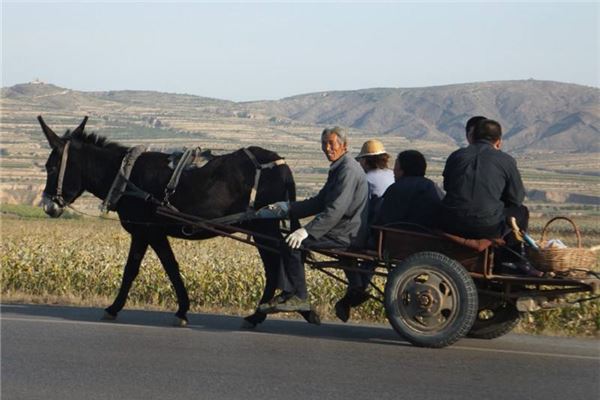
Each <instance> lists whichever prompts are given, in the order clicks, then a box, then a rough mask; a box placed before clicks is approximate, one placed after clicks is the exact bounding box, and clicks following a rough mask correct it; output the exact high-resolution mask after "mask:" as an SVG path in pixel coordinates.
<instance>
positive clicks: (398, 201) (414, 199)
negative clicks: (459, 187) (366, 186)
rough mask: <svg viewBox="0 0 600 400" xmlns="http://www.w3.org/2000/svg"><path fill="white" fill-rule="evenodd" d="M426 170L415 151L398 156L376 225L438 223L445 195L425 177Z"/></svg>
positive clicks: (407, 151) (422, 159) (418, 153)
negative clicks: (393, 179) (391, 182)
mask: <svg viewBox="0 0 600 400" xmlns="http://www.w3.org/2000/svg"><path fill="white" fill-rule="evenodd" d="M426 170H427V161H426V160H425V157H424V156H423V154H421V153H420V152H418V151H417V150H406V151H403V152H401V153H400V154H398V158H397V159H396V163H395V165H394V177H395V183H393V184H392V185H391V186H390V187H389V188H388V189H387V191H386V192H385V194H384V195H383V204H382V206H381V210H380V212H379V215H378V216H377V218H376V224H377V225H389V224H393V223H400V222H404V223H409V224H418V225H421V226H425V227H433V226H434V225H436V224H437V219H438V213H439V209H440V205H441V200H442V198H443V197H444V194H443V192H442V190H441V189H440V188H439V187H438V186H437V185H436V184H435V183H434V182H433V181H431V180H430V179H427V178H425V172H426Z"/></svg>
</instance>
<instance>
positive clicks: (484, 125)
mask: <svg viewBox="0 0 600 400" xmlns="http://www.w3.org/2000/svg"><path fill="white" fill-rule="evenodd" d="M501 138H502V127H501V126H500V124H499V123H498V122H496V121H494V120H492V119H485V120H483V121H480V122H479V123H478V124H477V125H476V126H475V130H474V131H473V141H476V140H488V141H490V142H492V143H495V142H497V141H498V140H500V139H501Z"/></svg>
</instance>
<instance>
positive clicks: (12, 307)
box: [1, 304, 410, 346]
mask: <svg viewBox="0 0 600 400" xmlns="http://www.w3.org/2000/svg"><path fill="white" fill-rule="evenodd" d="M103 312H104V310H103V309H101V308H94V307H69V306H46V305H37V304H36V305H29V304H3V305H2V307H1V313H2V314H3V316H6V314H7V313H9V314H15V315H20V316H31V317H46V318H56V319H62V320H70V321H80V322H94V323H97V322H100V317H101V316H102V314H103ZM188 319H189V325H188V327H187V328H176V327H170V325H171V322H172V320H173V314H172V313H170V312H164V311H144V310H124V311H122V312H121V313H119V317H118V320H117V321H111V322H104V323H106V324H107V325H109V324H118V325H124V326H153V327H164V328H166V329H167V328H168V329H191V330H208V331H216V332H219V331H221V332H222V331H226V332H240V331H243V332H257V333H263V334H277V335H293V336H303V337H311V338H319V339H330V340H341V341H357V342H376V343H378V344H382V343H384V344H390V345H396V346H397V345H400V346H410V344H408V343H407V342H403V341H402V340H401V338H400V337H399V336H398V334H396V332H394V330H393V329H392V328H388V327H383V326H378V325H358V324H341V323H324V324H322V325H321V326H316V325H311V324H309V323H307V322H305V321H304V320H301V319H298V320H286V319H279V318H276V317H270V318H269V319H267V320H266V321H265V322H264V323H262V324H261V325H259V326H258V327H257V328H255V329H253V330H247V329H241V328H240V326H241V324H242V317H238V316H229V315H219V314H202V313H189V314H188Z"/></svg>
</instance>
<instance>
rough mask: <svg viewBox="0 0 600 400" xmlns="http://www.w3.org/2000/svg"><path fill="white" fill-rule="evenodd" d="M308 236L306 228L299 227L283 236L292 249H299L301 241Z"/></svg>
mask: <svg viewBox="0 0 600 400" xmlns="http://www.w3.org/2000/svg"><path fill="white" fill-rule="evenodd" d="M307 237H308V232H306V229H304V228H300V229H296V230H295V231H294V232H292V233H290V234H289V235H288V237H286V238H285V242H286V243H287V244H288V246H290V247H291V248H292V249H299V248H300V245H301V244H302V241H303V240H304V239H306V238H307Z"/></svg>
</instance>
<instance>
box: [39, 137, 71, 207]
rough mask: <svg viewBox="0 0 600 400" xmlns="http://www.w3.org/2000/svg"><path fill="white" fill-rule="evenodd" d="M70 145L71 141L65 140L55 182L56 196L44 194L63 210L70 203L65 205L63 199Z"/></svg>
mask: <svg viewBox="0 0 600 400" xmlns="http://www.w3.org/2000/svg"><path fill="white" fill-rule="evenodd" d="M70 145H71V141H70V140H67V142H66V143H65V148H64V149H63V153H62V157H61V159H60V169H59V170H58V181H57V182H56V194H55V195H53V196H48V195H47V194H46V193H44V195H45V196H46V197H47V198H49V199H50V200H51V201H52V202H54V203H56V204H58V206H59V207H61V208H65V207H66V206H68V205H69V204H71V203H72V202H69V203H67V202H66V201H65V199H64V197H63V181H64V179H65V173H66V171H67V159H68V158H69V146H70Z"/></svg>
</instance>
